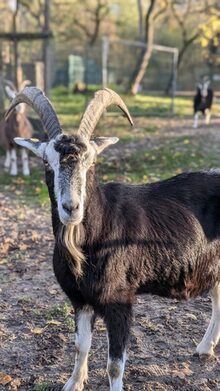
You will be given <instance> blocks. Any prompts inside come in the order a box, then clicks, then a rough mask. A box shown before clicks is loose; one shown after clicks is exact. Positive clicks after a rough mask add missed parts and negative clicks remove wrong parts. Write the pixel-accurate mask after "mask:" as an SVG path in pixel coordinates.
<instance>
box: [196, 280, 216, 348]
mask: <svg viewBox="0 0 220 391" xmlns="http://www.w3.org/2000/svg"><path fill="white" fill-rule="evenodd" d="M211 298H212V317H211V320H210V323H209V326H208V328H207V330H206V333H205V335H204V337H203V339H202V341H201V342H200V344H199V345H198V346H197V348H196V351H197V353H199V354H208V355H213V354H214V348H215V346H216V345H217V343H218V341H219V339H220V283H219V284H217V285H216V286H215V288H213V290H212V291H211Z"/></svg>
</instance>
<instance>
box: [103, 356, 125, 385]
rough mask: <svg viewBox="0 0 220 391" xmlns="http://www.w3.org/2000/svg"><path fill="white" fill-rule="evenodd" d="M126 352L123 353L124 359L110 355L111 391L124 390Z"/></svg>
mask: <svg viewBox="0 0 220 391" xmlns="http://www.w3.org/2000/svg"><path fill="white" fill-rule="evenodd" d="M125 361H126V353H125V352H124V353H123V356H122V359H117V360H114V359H111V358H110V357H108V367H107V368H108V377H109V384H110V391H122V390H123V374H124V369H125Z"/></svg>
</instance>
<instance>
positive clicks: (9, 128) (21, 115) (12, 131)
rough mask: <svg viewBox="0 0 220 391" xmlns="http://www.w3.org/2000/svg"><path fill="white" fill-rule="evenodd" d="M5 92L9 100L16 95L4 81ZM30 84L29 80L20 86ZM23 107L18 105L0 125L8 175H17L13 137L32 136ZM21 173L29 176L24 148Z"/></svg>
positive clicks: (0, 141) (12, 88) (30, 126)
mask: <svg viewBox="0 0 220 391" xmlns="http://www.w3.org/2000/svg"><path fill="white" fill-rule="evenodd" d="M5 84H6V86H5V92H6V94H7V97H8V98H9V100H12V99H13V98H14V97H15V95H16V92H17V91H16V89H15V87H14V85H13V83H11V82H10V81H8V80H7V81H6V80H5ZM27 84H30V82H29V80H25V81H23V83H22V86H23V87H24V86H25V85H27ZM25 111H26V110H25V105H23V104H20V105H19V106H17V107H16V109H14V110H13V113H12V115H11V116H10V118H9V119H8V120H7V121H2V122H1V123H0V143H1V146H2V147H3V148H4V150H5V151H6V157H5V162H4V167H5V169H6V170H9V171H10V175H17V173H18V168H17V151H16V148H15V144H14V138H15V137H24V138H30V137H31V136H32V134H33V128H32V125H31V123H30V121H29V120H28V118H27V116H26V112H25ZM21 159H22V172H23V175H25V176H28V175H30V169H29V162H28V153H27V150H26V149H25V148H21Z"/></svg>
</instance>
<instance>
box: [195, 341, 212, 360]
mask: <svg viewBox="0 0 220 391" xmlns="http://www.w3.org/2000/svg"><path fill="white" fill-rule="evenodd" d="M196 353H197V354H198V355H199V356H206V357H211V356H214V354H215V353H214V349H213V347H208V346H204V345H203V346H202V345H200V344H199V345H198V346H197V348H196Z"/></svg>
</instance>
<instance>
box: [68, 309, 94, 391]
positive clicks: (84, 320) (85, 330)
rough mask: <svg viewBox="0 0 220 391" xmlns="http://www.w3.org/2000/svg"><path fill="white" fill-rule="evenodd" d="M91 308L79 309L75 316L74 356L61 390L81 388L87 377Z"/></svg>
mask: <svg viewBox="0 0 220 391" xmlns="http://www.w3.org/2000/svg"><path fill="white" fill-rule="evenodd" d="M93 314H94V313H93V310H92V309H90V308H89V307H87V308H86V310H83V311H80V313H79V315H78V318H77V333H76V341H75V345H76V358H75V366H74V370H73V373H72V376H71V377H70V378H69V380H68V381H67V383H66V384H65V386H64V387H63V391H73V390H77V391H78V390H80V391H81V390H83V387H84V383H85V382H86V381H87V379H88V363H87V362H88V353H89V350H90V347H91V341H92V329H91V322H92V317H93Z"/></svg>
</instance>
